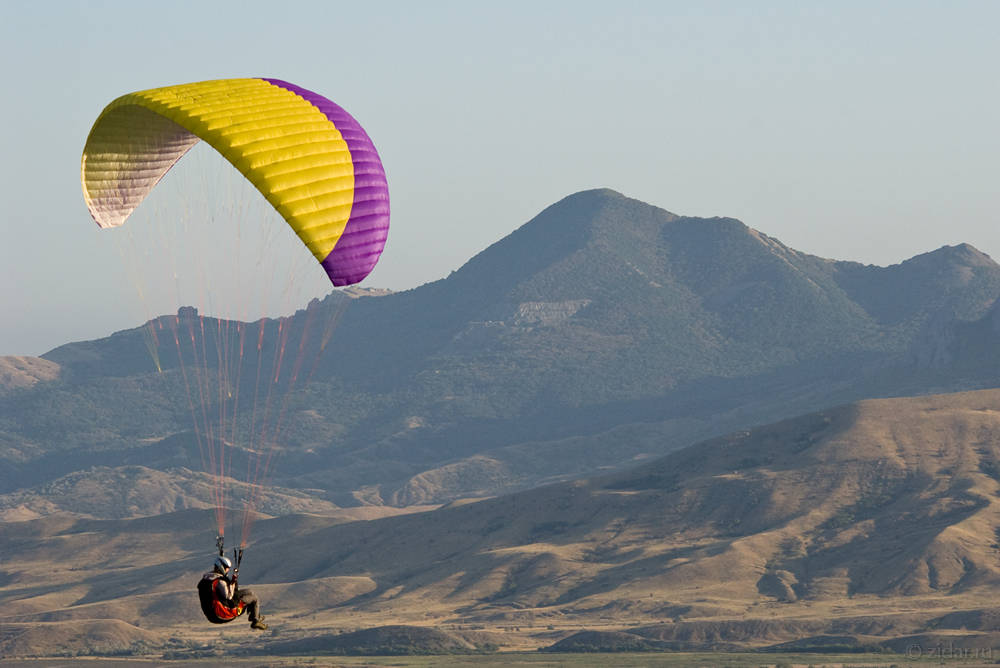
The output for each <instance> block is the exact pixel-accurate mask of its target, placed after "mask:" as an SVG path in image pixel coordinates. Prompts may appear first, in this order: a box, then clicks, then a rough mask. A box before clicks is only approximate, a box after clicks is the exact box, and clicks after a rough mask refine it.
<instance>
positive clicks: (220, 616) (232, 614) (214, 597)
mask: <svg viewBox="0 0 1000 668" xmlns="http://www.w3.org/2000/svg"><path fill="white" fill-rule="evenodd" d="M220 579H222V576H221V575H220V576H217V577H214V578H212V579H211V580H210V581H209V582H207V583H205V584H207V585H208V587H209V588H210V589H211V590H212V593H211V601H210V610H205V616H206V617H208V619H209V621H212V622H215V623H217V624H223V623H225V622H229V621H232V620H234V619H236V618H237V617H239V616H240V615H242V614H243V612H244V609H243V608H244V606H243V601H239V602H237V603H236V605H235V606H234V607H230V606H228V605H226V601H225V599H222V598H220V597H219V590H218V589H217V588H216V584H218V582H219V580H220ZM206 602H207V601H205V600H204V599H202V608H204V607H205V605H204V604H205V603H206ZM210 611H211V614H210ZM213 616H214V617H215V618H216V619H212V617H213Z"/></svg>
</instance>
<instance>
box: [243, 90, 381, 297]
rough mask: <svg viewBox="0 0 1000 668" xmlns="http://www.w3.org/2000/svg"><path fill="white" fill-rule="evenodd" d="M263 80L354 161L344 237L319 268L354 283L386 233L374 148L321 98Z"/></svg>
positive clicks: (374, 259) (355, 126) (370, 264)
mask: <svg viewBox="0 0 1000 668" xmlns="http://www.w3.org/2000/svg"><path fill="white" fill-rule="evenodd" d="M262 80H263V81H266V82H268V83H269V84H271V85H273V86H278V87H279V88H284V89H285V90H288V91H291V92H292V93H295V94H296V95H298V96H299V97H301V98H302V99H304V100H306V101H307V102H309V103H311V104H312V105H313V106H314V107H316V108H317V109H319V110H320V111H321V112H323V114H325V115H326V117H327V118H328V119H330V122H332V123H333V124H334V125H335V126H336V127H337V129H338V130H339V131H340V134H341V136H342V137H343V138H344V141H346V142H347V148H348V150H350V152H351V159H352V160H353V162H354V204H353V206H352V207H351V217H350V218H349V219H348V220H347V225H346V227H345V228H344V232H343V234H342V235H341V237H340V239H339V240H338V241H337V244H336V245H335V246H334V247H333V250H332V251H330V254H329V255H327V256H326V258H325V259H324V260H323V261H322V263H321V264H322V265H323V268H324V269H326V273H327V275H328V276H329V277H330V281H331V282H332V283H333V284H334V285H336V286H338V287H340V286H344V285H352V284H354V283H358V282H359V281H361V280H362V279H363V278H364V277H365V276H367V275H368V274H369V273H370V272H371V270H372V269H373V268H374V267H375V263H376V262H378V258H379V255H381V254H382V248H383V247H384V246H385V240H386V237H387V236H388V234H389V184H388V183H387V182H386V178H385V169H383V167H382V161H381V160H380V159H379V157H378V152H377V151H376V150H375V145H374V144H373V143H372V140H371V139H370V138H369V137H368V134H367V133H366V132H365V131H364V129H363V128H362V127H361V124H360V123H358V122H357V121H356V120H354V117H353V116H351V115H350V114H349V113H347V112H346V111H344V110H343V109H342V108H341V107H340V106H338V105H336V104H334V103H333V102H331V101H330V100H328V99H326V98H325V97H323V96H322V95H317V94H316V93H314V92H312V91H310V90H306V89H305V88H302V87H300V86H296V85H295V84H291V83H288V82H287V81H282V80H281V79H266V78H263V77H262Z"/></svg>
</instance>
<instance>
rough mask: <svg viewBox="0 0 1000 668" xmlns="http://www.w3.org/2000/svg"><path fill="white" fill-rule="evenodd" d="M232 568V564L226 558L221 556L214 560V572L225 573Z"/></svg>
mask: <svg viewBox="0 0 1000 668" xmlns="http://www.w3.org/2000/svg"><path fill="white" fill-rule="evenodd" d="M232 567H233V562H231V561H229V559H228V558H226V557H224V556H222V555H221V554H220V555H219V556H217V557H216V558H215V568H216V570H218V571H221V572H223V573H225V572H226V571H228V570H229V569H230V568H232Z"/></svg>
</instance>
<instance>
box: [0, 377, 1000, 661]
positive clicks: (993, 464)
mask: <svg viewBox="0 0 1000 668" xmlns="http://www.w3.org/2000/svg"><path fill="white" fill-rule="evenodd" d="M998 494H1000V390H987V391H980V392H970V393H962V394H951V395H939V396H932V397H922V398H903V399H884V400H872V401H864V402H860V403H856V404H851V405H847V406H843V407H840V408H836V409H832V410H828V411H823V412H820V413H815V414H811V415H807V416H803V417H800V418H795V419H792V420H787V421H784V422H781V423H777V424H773V425H768V426H764V427H760V428H757V429H753V430H750V431H745V432H741V433H737V434H733V435H731V436H728V437H725V438H720V439H716V440H713V441H709V442H706V443H702V444H700V445H698V446H697V447H693V448H688V449H686V450H684V451H681V452H678V453H675V454H673V455H670V456H668V457H666V458H663V459H660V460H658V461H656V462H653V463H651V464H647V465H643V466H640V467H637V468H635V469H633V470H630V471H628V472H624V473H616V474H612V475H607V476H603V477H598V478H592V479H589V480H581V481H576V482H573V483H562V484H557V485H551V486H548V487H544V488H540V489H536V490H532V491H529V492H525V493H521V494H516V495H510V496H506V497H499V498H493V499H486V500H481V501H477V502H472V503H464V504H452V505H450V506H448V507H445V508H441V509H439V510H436V511H433V512H424V513H418V514H412V515H407V516H397V517H389V518H383V519H378V520H376V521H353V522H344V521H343V519H341V520H336V519H331V518H326V517H317V516H309V515H298V516H288V517H280V518H273V519H262V520H261V521H260V522H258V524H257V527H256V529H255V537H254V544H253V545H252V546H251V547H250V549H249V551H248V553H247V554H248V559H247V563H246V565H245V568H244V576H243V579H244V580H245V581H246V583H247V584H248V585H250V584H252V586H253V589H255V590H257V591H258V593H259V594H260V595H261V597H262V598H263V600H264V602H265V605H266V611H267V613H268V614H269V617H270V620H271V621H272V622H273V624H274V628H275V629H276V630H275V631H274V632H273V633H272V632H269V633H268V634H264V635H262V636H261V635H256V636H253V643H252V648H254V651H261V652H263V651H266V650H267V648H268V647H269V646H270V645H274V646H275V648H277V647H278V645H277V643H279V642H280V643H285V644H284V645H282V647H285V648H286V649H287V648H288V647H294V646H295V643H296V642H299V643H301V646H303V647H305V646H313V645H315V644H316V642H318V645H316V646H323V647H341V646H344V645H343V643H341V644H338V643H337V642H334V641H333V640H330V639H329V638H330V637H332V636H334V635H336V634H339V633H341V632H344V631H355V630H358V629H364V628H373V627H381V626H387V625H400V624H402V625H410V626H422V627H436V628H437V629H439V630H442V631H448V632H458V631H463V630H464V631H468V630H470V629H473V630H478V631H484V632H493V633H496V634H499V635H495V636H491V640H490V642H489V644H495V645H499V646H501V648H530V647H541V646H548V645H551V644H553V643H554V642H556V641H558V640H560V639H562V638H565V637H568V636H570V635H571V634H573V633H575V632H578V631H581V630H584V629H587V630H591V631H601V632H612V631H613V632H615V633H608V634H605V635H601V634H596V635H590V636H584V638H585V640H586V642H594V638H598V639H599V638H602V637H603V638H606V639H609V640H608V642H613V643H623V642H624V643H625V644H626V645H627V644H629V643H633V642H638V641H634V640H633V639H632V636H635V637H637V638H640V639H645V640H644V641H643V642H646V643H647V644H649V645H650V646H656V647H685V648H694V647H701V648H705V647H735V646H754V647H761V646H768V645H777V644H779V643H785V642H791V641H797V642H798V643H799V644H798V645H797V646H802V644H803V643H805V644H808V643H809V642H815V643H817V644H822V643H823V642H827V643H829V642H832V640H830V639H831V638H839V639H841V640H838V641H837V642H841V641H842V642H848V640H844V638H847V639H854V641H855V642H856V643H860V644H863V645H865V646H870V645H872V644H873V643H875V644H878V643H887V642H888V643H892V642H897V643H898V642H899V638H902V637H908V636H911V635H915V634H925V635H926V634H935V635H934V637H955V638H959V639H961V640H962V642H965V643H967V644H968V643H975V642H988V643H992V642H993V640H992V638H994V637H996V636H995V634H994V635H990V634H991V633H994V632H996V631H1000V621H998V620H1000V612H998V610H997V609H995V608H993V607H992V604H991V601H992V600H993V594H994V593H995V592H996V591H997V588H998V587H1000V546H998V538H997V526H998V523H1000V496H998ZM207 515H208V511H201V510H188V511H183V512H178V513H172V514H167V515H162V516H156V517H149V518H145V519H135V520H117V521H108V520H82V519H79V518H72V517H65V516H50V517H47V518H41V519H37V520H32V521H25V522H13V523H6V524H2V525H0V544H2V545H3V546H4V552H5V556H4V562H3V565H2V567H0V568H2V572H0V622H2V626H3V631H2V632H0V647H5V648H6V647H14V648H16V652H14V650H9V649H8V650H5V653H6V654H7V655H12V654H11V653H12V652H14V653H17V654H26V653H32V652H42V651H43V647H44V643H41V641H39V643H38V644H35V645H30V643H29V640H25V638H28V639H30V638H32V637H39V638H41V637H43V636H44V634H39V635H38V636H32V635H31V634H30V633H29V630H30V629H31V627H32V626H33V625H34V626H35V627H37V628H49V625H57V624H61V625H65V624H71V623H72V624H77V625H79V624H84V623H87V622H88V620H90V621H93V620H121V621H122V622H124V623H126V624H128V625H131V626H134V627H136V628H137V629H139V630H141V631H143V632H149V633H152V634H153V636H147V635H142V636H141V637H138V636H137V637H136V639H135V641H134V643H133V644H134V645H135V647H137V648H140V649H143V650H144V651H145V648H149V647H152V646H157V645H156V643H157V642H159V643H160V644H159V645H158V646H159V647H161V648H166V649H169V648H170V647H171V646H172V647H175V648H180V649H179V650H176V649H175V650H174V651H182V652H183V651H194V650H195V649H199V648H200V650H201V651H208V650H206V649H205V648H210V649H211V648H216V649H217V648H219V647H222V646H225V645H226V643H229V644H231V645H233V646H235V644H234V643H237V639H238V638H239V639H246V637H247V634H249V631H248V630H247V629H246V627H245V625H244V624H243V623H242V622H241V623H240V624H239V625H237V626H231V627H227V628H226V629H225V630H220V629H218V628H214V627H211V626H209V625H207V624H200V623H192V620H195V621H196V620H198V617H199V614H200V613H199V612H198V608H197V602H196V600H195V597H194V592H193V585H194V582H195V580H196V579H197V577H198V575H199V574H200V572H201V571H202V570H204V568H205V567H206V565H207V564H208V563H209V560H210V556H211V542H212V536H211V535H209V534H210V531H209V530H208V529H207V527H209V526H211V522H210V521H209V519H208V518H207ZM40 573H42V574H44V577H42V578H40V577H39V574H40ZM131 626H130V627H129V628H131ZM52 628H58V629H64V628H66V627H65V626H57V627H56V626H54V627H52ZM623 632H627V633H628V634H630V635H629V636H627V637H626V636H623V635H621V633H623ZM404 635H405V634H404ZM383 637H384V634H383ZM928 637H929V636H928ZM317 638H320V639H322V638H327V639H328V640H324V641H321V642H320V641H316V639H317ZM352 638H354V637H353V636H352ZM810 639H812V640H810ZM425 640H426V639H425ZM314 641H315V642H314ZM352 642H354V640H353V639H352ZM463 642H464V641H463ZM581 642H582V641H581ZM26 643H27V644H26ZM170 643H172V645H171V644H170ZM220 643H221V644H220ZM664 643H666V644H664ZM459 644H461V643H459ZM640 645H642V643H638V645H637V646H640ZM32 647H33V648H34V649H31V648H32ZM25 648H27V649H25ZM92 649H95V650H99V649H100V648H99V647H98V646H97V645H96V644H94V645H93V646H92ZM331 651H332V650H331Z"/></svg>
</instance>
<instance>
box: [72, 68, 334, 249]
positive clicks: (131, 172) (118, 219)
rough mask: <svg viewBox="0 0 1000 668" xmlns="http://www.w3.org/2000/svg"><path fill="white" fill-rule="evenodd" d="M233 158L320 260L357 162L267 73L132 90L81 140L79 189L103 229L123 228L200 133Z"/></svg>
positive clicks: (324, 121)
mask: <svg viewBox="0 0 1000 668" xmlns="http://www.w3.org/2000/svg"><path fill="white" fill-rule="evenodd" d="M199 139H202V140H204V141H206V142H207V143H208V144H210V145H211V146H212V147H213V148H215V150H217V151H218V152H219V153H221V154H222V155H223V156H224V157H225V158H226V159H227V160H228V161H229V162H231V163H232V164H233V166H235V167H236V169H238V170H239V171H240V172H241V173H242V174H243V175H244V176H246V178H247V179H248V180H249V181H250V182H251V183H253V184H254V186H255V187H256V188H257V189H258V190H259V191H260V192H261V193H262V194H263V195H264V197H266V198H267V200H268V201H269V202H270V203H271V205H272V206H273V207H274V208H275V209H276V210H277V211H278V213H280V214H281V216H282V217H283V218H284V219H285V220H286V221H288V224H289V225H290V226H291V227H292V229H294V230H295V233H296V234H298V236H299V238H301V239H302V241H303V243H305V245H306V246H307V247H308V248H309V250H310V251H311V252H312V253H313V255H314V256H315V257H316V259H317V260H320V261H322V260H323V258H325V257H326V256H327V255H329V253H330V251H331V250H332V249H333V247H334V246H335V245H336V243H337V241H338V240H339V239H340V236H341V234H342V233H343V231H344V227H345V225H346V224H347V221H348V219H349V218H350V215H351V207H352V203H353V201H354V165H353V162H352V159H351V153H350V151H349V149H348V146H347V142H346V141H345V140H344V138H343V137H342V136H341V132H340V130H339V129H338V128H337V127H336V126H335V125H334V123H333V122H331V121H330V119H329V118H327V116H326V115H325V114H324V113H323V112H321V111H320V110H319V109H318V108H316V107H315V106H314V105H313V104H311V103H310V102H308V101H306V100H305V99H303V98H302V97H300V96H299V95H297V94H295V93H293V92H292V91H289V90H286V89H284V88H281V87H279V86H275V85H273V84H271V83H269V82H267V81H264V80H263V79H223V80H218V81H203V82H199V83H193V84H184V85H180V86H168V87H165V88H153V89H150V90H146V91H140V92H137V93H130V94H128V95H123V96H122V97H120V98H118V99H116V100H114V101H113V102H111V104H109V105H108V106H107V107H105V109H104V111H103V112H101V115H100V116H99V117H98V119H97V121H96V122H95V123H94V127H93V128H92V129H91V131H90V135H89V136H88V137H87V143H86V146H85V147H84V151H83V160H82V163H81V182H82V185H83V196H84V199H85V200H86V202H87V207H88V208H89V209H90V213H91V215H92V216H93V217H94V220H95V221H97V224H98V225H100V226H101V227H114V226H117V225H121V224H122V223H124V222H125V220H126V219H127V218H128V217H129V215H131V213H132V211H134V210H135V208H136V207H137V206H139V204H140V203H141V202H142V200H143V199H145V197H146V196H147V195H148V194H149V192H150V191H151V190H152V189H153V187H154V186H155V185H156V184H157V183H158V182H159V181H160V179H161V178H163V175H164V174H166V173H167V171H168V170H169V169H170V168H171V167H172V166H173V165H174V163H176V162H177V161H178V160H179V159H180V158H181V157H182V156H183V155H184V154H185V153H186V152H187V151H188V150H190V149H191V147H192V146H194V145H195V144H196V143H198V140H199Z"/></svg>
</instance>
